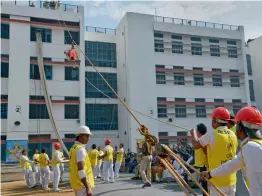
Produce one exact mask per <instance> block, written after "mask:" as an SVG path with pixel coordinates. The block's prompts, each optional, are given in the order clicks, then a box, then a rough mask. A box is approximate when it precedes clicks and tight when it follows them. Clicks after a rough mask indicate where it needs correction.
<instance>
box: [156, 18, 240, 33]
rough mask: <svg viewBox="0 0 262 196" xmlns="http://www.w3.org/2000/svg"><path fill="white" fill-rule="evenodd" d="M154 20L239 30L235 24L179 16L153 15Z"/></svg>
mask: <svg viewBox="0 0 262 196" xmlns="http://www.w3.org/2000/svg"><path fill="white" fill-rule="evenodd" d="M154 21H155V22H164V23H171V24H179V25H187V26H197V27H204V28H213V29H225V30H231V31H239V26H236V25H228V24H219V23H211V22H203V21H196V20H189V19H181V18H169V17H162V16H155V17H154Z"/></svg>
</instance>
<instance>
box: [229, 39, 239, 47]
mask: <svg viewBox="0 0 262 196" xmlns="http://www.w3.org/2000/svg"><path fill="white" fill-rule="evenodd" d="M227 45H234V46H236V45H237V42H236V41H233V40H227Z"/></svg>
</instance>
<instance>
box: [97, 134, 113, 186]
mask: <svg viewBox="0 0 262 196" xmlns="http://www.w3.org/2000/svg"><path fill="white" fill-rule="evenodd" d="M110 144H111V140H110V139H106V141H105V145H106V147H105V149H104V154H103V155H100V156H99V158H100V159H101V158H104V162H103V176H104V181H105V182H111V183H113V182H114V181H115V180H114V170H113V164H114V163H113V161H114V149H113V148H112V146H110ZM109 176H110V178H111V180H110V181H109Z"/></svg>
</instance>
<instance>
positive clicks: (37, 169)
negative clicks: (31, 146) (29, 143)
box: [32, 149, 41, 186]
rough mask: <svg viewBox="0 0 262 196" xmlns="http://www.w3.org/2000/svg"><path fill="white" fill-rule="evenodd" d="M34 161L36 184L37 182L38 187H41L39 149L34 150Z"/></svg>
mask: <svg viewBox="0 0 262 196" xmlns="http://www.w3.org/2000/svg"><path fill="white" fill-rule="evenodd" d="M32 159H33V161H34V164H33V171H34V173H35V182H36V185H37V186H39V185H41V183H40V177H41V175H40V166H39V151H38V150H37V149H35V150H34V155H33V158H32Z"/></svg>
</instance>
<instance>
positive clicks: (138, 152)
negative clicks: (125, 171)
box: [131, 142, 142, 180]
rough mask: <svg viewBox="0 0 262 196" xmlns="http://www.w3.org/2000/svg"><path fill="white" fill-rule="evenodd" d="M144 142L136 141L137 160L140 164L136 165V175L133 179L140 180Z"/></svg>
mask: <svg viewBox="0 0 262 196" xmlns="http://www.w3.org/2000/svg"><path fill="white" fill-rule="evenodd" d="M141 144H142V143H139V142H137V143H136V150H137V154H136V160H137V163H138V165H137V166H136V167H135V176H134V177H132V178H131V179H132V180H139V179H140V176H141V175H140V163H141V160H142V145H141Z"/></svg>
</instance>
